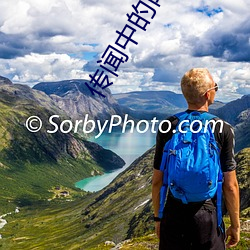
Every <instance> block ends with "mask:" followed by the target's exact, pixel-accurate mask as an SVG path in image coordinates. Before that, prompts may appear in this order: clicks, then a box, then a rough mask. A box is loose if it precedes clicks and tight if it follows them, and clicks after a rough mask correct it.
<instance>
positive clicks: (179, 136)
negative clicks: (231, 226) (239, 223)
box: [159, 111, 223, 227]
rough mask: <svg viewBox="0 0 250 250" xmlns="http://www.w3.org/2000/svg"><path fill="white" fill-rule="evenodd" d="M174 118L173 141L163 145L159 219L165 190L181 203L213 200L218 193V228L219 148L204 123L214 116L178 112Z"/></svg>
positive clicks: (220, 172) (218, 205)
mask: <svg viewBox="0 0 250 250" xmlns="http://www.w3.org/2000/svg"><path fill="white" fill-rule="evenodd" d="M175 117H177V118H178V119H179V122H178V124H177V127H176V130H175V131H174V132H175V133H174V134H173V136H172V138H171V139H170V140H169V141H168V142H167V143H166V144H165V146H164V152H163V157H162V161H161V166H160V170H161V171H162V172H163V185H162V187H161V191H160V209H159V217H160V218H162V217H163V210H164V206H165V200H166V194H167V191H168V189H169V190H170V191H171V193H172V194H173V196H174V197H175V198H177V199H180V200H181V201H182V202H183V203H184V204H187V203H189V202H200V201H204V200H207V199H210V198H213V197H214V196H215V194H216V192H217V220H218V226H219V227H220V226H221V222H222V213H221V199H222V179H223V175H222V171H221V166H220V154H219V148H218V146H217V143H216V140H215V138H214V134H213V133H212V129H211V127H210V125H209V124H208V123H207V121H210V120H211V119H213V118H215V117H216V116H214V115H212V114H209V113H207V112H205V113H200V112H198V111H193V112H191V113H187V112H182V113H178V114H176V115H175ZM184 120H185V121H184Z"/></svg>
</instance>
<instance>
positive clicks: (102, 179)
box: [75, 130, 156, 192]
mask: <svg viewBox="0 0 250 250" xmlns="http://www.w3.org/2000/svg"><path fill="white" fill-rule="evenodd" d="M155 138H156V134H155V133H152V132H151V131H150V130H148V131H147V132H146V133H143V134H140V133H138V132H137V131H134V133H130V132H129V131H128V132H126V133H123V134H122V133H121V132H112V133H111V134H109V133H105V134H103V135H101V136H100V137H99V138H97V139H95V138H90V141H92V142H95V143H98V144H99V145H101V146H102V147H104V148H106V149H110V150H112V151H113V152H115V153H116V154H118V155H119V156H120V157H121V158H122V159H123V160H124V161H125V162H126V165H125V166H124V167H123V168H121V169H118V170H115V171H114V172H111V173H105V174H103V175H101V176H94V177H90V178H86V179H83V180H81V181H78V182H77V183H76V184H75V186H76V187H77V188H80V189H83V190H85V191H90V192H95V191H99V190H101V189H102V188H104V187H105V186H107V185H108V184H109V183H110V182H111V181H112V180H113V179H114V178H115V177H116V176H117V175H118V174H119V173H121V172H123V171H124V170H125V169H126V168H127V167H128V166H129V165H130V164H131V163H132V162H133V161H134V160H135V159H137V158H138V157H139V156H141V155H142V154H143V153H145V152H146V151H147V150H148V149H150V148H151V147H152V146H153V145H155Z"/></svg>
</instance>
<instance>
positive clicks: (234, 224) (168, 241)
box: [152, 68, 240, 250]
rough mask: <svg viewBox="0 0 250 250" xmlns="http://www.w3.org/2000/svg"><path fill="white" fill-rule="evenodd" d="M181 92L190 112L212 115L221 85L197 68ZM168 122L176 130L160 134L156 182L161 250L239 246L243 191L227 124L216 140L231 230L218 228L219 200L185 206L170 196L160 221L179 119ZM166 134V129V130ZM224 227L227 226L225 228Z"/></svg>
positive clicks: (186, 78) (216, 133)
mask: <svg viewBox="0 0 250 250" xmlns="http://www.w3.org/2000/svg"><path fill="white" fill-rule="evenodd" d="M181 89H182V92H183V95H184V97H185V99H186V101H187V104H188V110H187V112H192V111H198V112H201V113H202V112H208V106H209V105H210V104H212V103H213V102H214V97H215V93H216V91H217V90H218V86H217V84H216V83H215V82H214V81H213V78H212V76H211V74H210V73H209V71H208V70H207V69H203V68H195V69H191V70H190V71H188V72H186V73H185V75H184V76H183V78H182V80H181ZM168 120H169V121H170V122H171V124H172V128H171V130H170V131H169V132H168V133H165V134H164V133H161V132H160V131H158V134H157V142H156V151H155V158H154V172H153V179H152V199H153V206H154V219H155V230H156V234H157V236H158V238H159V239H160V245H159V249H160V250H179V249H180V250H188V249H197V250H203V249H204V250H206V249H209V250H223V249H225V240H227V244H226V247H227V248H230V247H233V246H236V245H237V243H238V242H239V239H240V222H239V187H238V182H237V179H236V171H235V169H236V163H235V160H234V143H235V142H234V133H233V129H232V127H231V126H230V125H229V124H228V123H226V122H224V121H223V130H222V133H219V127H220V126H217V125H219V124H216V127H215V131H214V136H215V139H216V142H217V144H218V147H219V148H220V162H221V168H222V171H223V177H224V182H223V196H224V200H225V204H226V207H227V210H228V213H229V216H230V221H231V226H230V227H229V228H228V229H227V231H226V235H225V234H224V232H223V230H220V229H219V227H218V226H217V215H216V201H215V199H216V198H212V199H209V200H205V201H203V202H191V203H188V204H183V203H182V201H181V200H179V199H176V198H175V197H173V195H172V194H171V192H169V193H168V196H167V201H166V204H165V208H164V214H163V218H162V219H159V217H158V216H159V214H158V212H159V207H160V205H159V203H160V189H161V186H162V183H163V172H162V171H160V165H161V159H162V155H163V148H164V145H165V143H166V142H167V141H168V140H170V139H171V137H172V135H173V132H172V131H173V130H174V129H175V128H176V126H177V123H178V118H176V117H174V116H172V117H169V118H168ZM162 131H164V128H163V129H162ZM223 226H224V224H223Z"/></svg>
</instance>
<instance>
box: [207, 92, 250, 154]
mask: <svg viewBox="0 0 250 250" xmlns="http://www.w3.org/2000/svg"><path fill="white" fill-rule="evenodd" d="M212 113H213V114H215V115H217V116H218V117H220V118H222V119H224V120H225V121H227V122H229V123H230V124H231V125H232V126H233V127H234V130H235V140H236V144H235V152H238V151H239V150H241V149H243V148H246V147H250V119H249V118H250V116H249V113H250V95H245V96H243V97H242V98H240V99H237V100H234V101H232V102H229V103H227V104H226V105H224V106H223V107H221V108H219V109H217V110H213V112H212Z"/></svg>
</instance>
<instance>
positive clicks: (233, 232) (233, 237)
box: [226, 226, 240, 248]
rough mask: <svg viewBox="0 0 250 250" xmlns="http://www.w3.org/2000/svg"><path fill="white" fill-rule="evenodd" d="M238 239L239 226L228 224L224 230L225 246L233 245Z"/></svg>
mask: <svg viewBox="0 0 250 250" xmlns="http://www.w3.org/2000/svg"><path fill="white" fill-rule="evenodd" d="M239 240H240V228H233V227H232V226H230V227H229V228H228V229H227V231H226V241H228V242H227V243H226V248H230V247H235V246H236V245H237V244H238V242H239Z"/></svg>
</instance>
